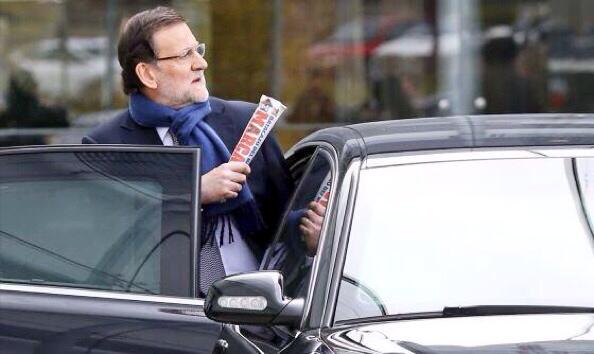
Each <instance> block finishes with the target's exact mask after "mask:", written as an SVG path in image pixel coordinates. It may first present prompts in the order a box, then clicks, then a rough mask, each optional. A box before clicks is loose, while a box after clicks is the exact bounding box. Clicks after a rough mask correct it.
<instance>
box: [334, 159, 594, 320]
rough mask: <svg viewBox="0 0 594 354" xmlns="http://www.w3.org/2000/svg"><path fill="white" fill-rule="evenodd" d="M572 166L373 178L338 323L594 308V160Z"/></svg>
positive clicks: (516, 164)
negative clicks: (512, 308) (481, 309)
mask: <svg viewBox="0 0 594 354" xmlns="http://www.w3.org/2000/svg"><path fill="white" fill-rule="evenodd" d="M572 161H575V160H572V159H561V158H539V159H515V160H484V161H455V162H439V163H427V164H415V165H403V166H392V167H383V168H376V169H369V170H363V171H361V174H360V183H359V189H358V193H357V199H356V200H357V202H356V205H355V209H354V214H353V220H352V229H351V235H350V238H349V245H348V251H347V256H346V263H345V267H344V274H343V276H344V281H343V282H342V285H341V288H340V294H339V302H338V306H337V310H336V313H335V319H336V320H346V319H353V318H362V317H371V316H378V315H381V314H382V313H383V312H385V313H387V314H403V313H418V312H435V311H437V312H439V311H442V309H443V308H444V307H463V306H474V305H545V306H549V305H553V306H594V300H593V299H594V296H593V295H594V284H592V282H591V281H590V280H591V279H592V278H593V277H594V254H593V247H592V231H591V228H592V226H591V224H590V225H589V224H588V222H587V218H586V216H587V215H590V214H591V208H592V206H593V204H592V198H593V196H594V194H592V193H591V186H590V184H591V181H590V180H591V178H592V173H591V171H592V168H591V167H592V166H594V164H592V160H591V159H577V166H578V168H577V172H578V173H575V171H576V169H574V168H573V165H572ZM576 181H578V182H579V183H576ZM580 184H581V185H582V188H581V190H582V192H581V193H579V192H578V191H579V190H580V189H579V188H578V185H580ZM586 184H587V185H588V186H586ZM386 186H389V188H386ZM567 259H571V262H567ZM568 275H570V276H568ZM575 289H580V291H579V292H576V291H575Z"/></svg>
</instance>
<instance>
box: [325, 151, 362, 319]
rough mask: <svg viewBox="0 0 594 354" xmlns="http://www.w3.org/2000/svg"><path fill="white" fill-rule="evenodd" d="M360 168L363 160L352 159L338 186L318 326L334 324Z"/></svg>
mask: <svg viewBox="0 0 594 354" xmlns="http://www.w3.org/2000/svg"><path fill="white" fill-rule="evenodd" d="M362 169H363V161H361V159H355V160H352V161H351V162H350V164H349V166H348V168H347V171H346V173H345V176H344V178H343V184H342V185H341V187H340V189H341V192H340V195H341V196H343V197H342V198H341V199H340V200H339V201H338V205H337V206H336V211H337V218H336V220H337V222H336V225H335V228H334V234H333V239H332V241H333V242H332V257H331V258H332V260H331V262H332V264H331V265H330V268H329V269H330V273H329V274H328V276H329V277H330V279H329V281H328V284H329V286H328V288H327V292H326V294H325V295H326V296H325V298H324V300H325V301H324V302H325V304H326V306H325V307H324V310H323V313H322V316H321V323H320V328H329V327H333V326H334V312H335V310H336V302H337V301H338V291H339V289H340V280H341V278H342V272H343V269H344V265H345V263H346V252H347V246H348V241H349V240H348V239H349V236H350V231H351V224H352V218H353V213H354V210H355V203H356V200H357V192H358V189H359V172H360V171H361V170H362Z"/></svg>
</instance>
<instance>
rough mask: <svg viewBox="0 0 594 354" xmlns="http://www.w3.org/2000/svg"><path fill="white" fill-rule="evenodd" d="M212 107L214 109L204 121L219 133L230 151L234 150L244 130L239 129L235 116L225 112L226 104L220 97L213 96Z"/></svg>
mask: <svg viewBox="0 0 594 354" xmlns="http://www.w3.org/2000/svg"><path fill="white" fill-rule="evenodd" d="M210 107H211V109H212V111H211V112H210V114H209V115H207V116H206V117H205V118H204V121H205V122H206V123H208V125H210V126H211V128H212V129H213V130H214V131H215V132H216V133H217V134H218V135H219V138H221V140H222V141H223V143H224V144H225V146H226V147H227V149H228V150H229V152H232V150H233V148H235V144H237V140H238V139H239V136H240V134H241V133H242V132H241V131H238V127H237V125H236V124H233V117H230V116H229V115H228V114H226V113H225V105H224V103H223V102H222V101H221V100H220V99H218V98H214V97H213V98H211V99H210ZM239 128H242V127H239Z"/></svg>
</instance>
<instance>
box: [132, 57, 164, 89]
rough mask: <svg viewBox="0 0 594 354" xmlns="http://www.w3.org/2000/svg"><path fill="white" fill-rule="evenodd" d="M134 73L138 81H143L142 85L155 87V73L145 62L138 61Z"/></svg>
mask: <svg viewBox="0 0 594 354" xmlns="http://www.w3.org/2000/svg"><path fill="white" fill-rule="evenodd" d="M134 69H135V71H136V75H137V76H138V79H139V80H140V82H142V83H143V85H144V86H146V87H147V88H150V89H156V88H157V86H158V85H157V77H156V75H155V68H154V67H152V66H151V65H149V64H147V63H142V62H140V63H138V64H136V68H134Z"/></svg>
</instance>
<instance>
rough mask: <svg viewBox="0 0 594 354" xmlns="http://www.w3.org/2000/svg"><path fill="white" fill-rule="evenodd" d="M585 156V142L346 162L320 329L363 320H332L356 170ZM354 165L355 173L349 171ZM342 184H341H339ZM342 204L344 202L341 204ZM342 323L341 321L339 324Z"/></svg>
mask: <svg viewBox="0 0 594 354" xmlns="http://www.w3.org/2000/svg"><path fill="white" fill-rule="evenodd" d="M569 157H572V158H587V157H590V158H592V157H594V150H592V147H591V146H589V145H567V146H517V147H504V148H502V147H479V148H459V149H458V148H455V149H447V150H445V149H442V150H426V151H416V152H415V151H413V152H397V153H380V154H375V155H370V156H366V157H365V158H364V159H363V160H362V161H357V160H353V161H352V162H351V164H350V167H349V171H350V172H347V173H346V176H345V177H344V178H345V180H346V178H348V177H349V173H350V174H352V175H353V176H352V177H353V181H352V184H353V183H354V185H353V186H352V188H351V189H350V191H349V197H348V198H349V200H348V202H347V201H346V200H341V202H340V204H341V205H342V206H341V208H346V210H347V212H346V214H345V218H344V220H343V229H342V230H340V229H336V230H335V234H336V237H337V240H336V247H335V249H334V253H333V261H334V262H335V264H334V267H333V269H332V270H331V272H332V273H331V276H332V279H331V285H330V286H331V288H330V294H329V296H328V297H327V302H326V307H325V312H324V316H323V320H322V323H321V325H320V327H321V328H341V327H343V326H349V325H352V324H354V323H361V322H366V321H365V319H358V320H349V321H335V319H334V315H335V312H336V305H337V302H338V292H339V290H340V281H341V277H342V274H343V270H344V266H345V263H346V253H347V249H348V243H349V238H350V225H351V223H352V218H353V211H354V208H355V203H356V199H357V193H358V184H359V180H358V179H359V176H358V171H360V170H365V169H373V168H381V167H386V166H399V165H408V164H427V163H433V162H455V161H472V160H500V159H537V158H569ZM357 164H360V165H359V168H358V169H357V171H356V172H357V173H356V176H355V175H354V174H353V173H354V172H355V171H351V169H353V168H354V167H355V166H356V165H357ZM343 187H345V185H344V184H343ZM343 203H346V205H343ZM343 322H344V323H343Z"/></svg>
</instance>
